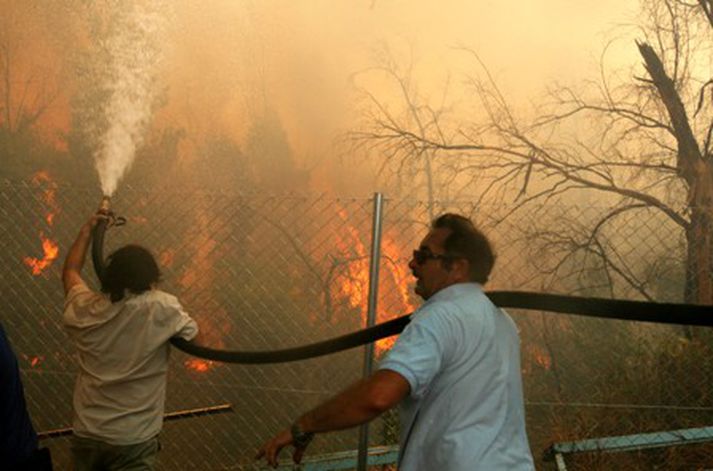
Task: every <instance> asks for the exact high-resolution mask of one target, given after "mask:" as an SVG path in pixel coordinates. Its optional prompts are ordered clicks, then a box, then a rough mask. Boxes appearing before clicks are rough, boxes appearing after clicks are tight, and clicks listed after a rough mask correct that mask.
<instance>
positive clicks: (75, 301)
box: [64, 284, 197, 445]
mask: <svg viewBox="0 0 713 471" xmlns="http://www.w3.org/2000/svg"><path fill="white" fill-rule="evenodd" d="M64 323H65V326H66V328H67V331H68V332H69V333H70V336H71V337H72V339H73V341H74V343H75V345H76V347H77V351H78V361H79V375H78V377H77V383H76V385H75V392H74V410H75V419H74V428H75V433H76V434H77V435H78V436H82V437H86V438H93V439H97V440H102V441H105V442H107V443H111V444H116V445H129V444H134V443H139V442H142V441H145V440H148V439H150V438H153V437H154V436H155V435H156V434H157V433H158V432H159V430H160V429H161V424H162V414H163V406H164V399H165V391H166V378H165V377H166V370H167V367H168V355H169V348H170V347H169V344H168V343H167V342H168V340H169V339H170V338H171V337H172V336H174V335H180V336H181V337H184V338H186V339H187V340H190V339H192V338H193V337H194V336H195V335H196V333H197V326H196V323H195V321H193V320H192V319H191V318H190V317H189V316H188V315H187V314H186V313H185V312H184V311H183V309H182V308H181V305H180V304H179V303H178V300H176V298H175V297H173V296H171V295H169V294H167V293H164V292H162V291H158V290H150V291H147V292H145V293H142V294H140V295H129V296H127V297H126V298H125V299H123V300H121V301H119V302H117V303H113V304H112V303H111V302H110V301H109V300H108V299H107V298H106V296H104V295H102V294H99V293H96V292H92V291H91V290H89V288H87V287H86V285H83V284H81V285H77V286H75V287H74V288H72V290H71V291H70V292H69V293H68V295H67V300H66V303H65V311H64Z"/></svg>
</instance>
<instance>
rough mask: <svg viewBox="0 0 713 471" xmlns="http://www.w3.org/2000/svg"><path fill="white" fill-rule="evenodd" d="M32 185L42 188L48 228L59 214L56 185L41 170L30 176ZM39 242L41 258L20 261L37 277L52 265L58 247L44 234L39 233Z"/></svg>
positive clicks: (46, 173) (27, 258)
mask: <svg viewBox="0 0 713 471" xmlns="http://www.w3.org/2000/svg"><path fill="white" fill-rule="evenodd" d="M31 182H32V184H33V185H34V186H36V187H44V189H43V190H42V201H43V202H44V203H45V205H46V206H47V207H48V210H47V213H46V214H45V218H44V219H45V222H46V223H47V225H48V226H52V225H53V224H54V219H55V215H56V214H57V213H59V206H58V205H57V200H56V198H55V196H56V192H57V183H55V182H54V180H52V177H50V174H49V172H47V171H46V170H41V171H39V172H37V173H35V174H34V175H33V176H32V180H31ZM40 240H42V251H43V253H44V255H43V257H42V258H41V259H40V258H35V257H25V258H24V259H23V260H22V261H23V262H24V263H25V265H27V266H28V267H30V268H32V274H33V275H34V276H39V275H40V274H42V272H43V271H44V270H45V269H46V268H48V267H49V266H50V265H52V262H53V261H54V260H56V259H57V257H58V256H59V246H58V245H57V243H56V242H55V241H53V240H52V239H50V238H48V237H46V236H45V234H44V232H42V231H40Z"/></svg>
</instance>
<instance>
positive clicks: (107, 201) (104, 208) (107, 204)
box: [97, 196, 111, 214]
mask: <svg viewBox="0 0 713 471" xmlns="http://www.w3.org/2000/svg"><path fill="white" fill-rule="evenodd" d="M97 212H98V213H101V214H109V213H111V198H109V197H108V196H103V197H102V201H101V203H100V204H99V210H98V211H97Z"/></svg>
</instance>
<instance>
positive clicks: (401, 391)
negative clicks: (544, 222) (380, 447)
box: [257, 214, 535, 471]
mask: <svg viewBox="0 0 713 471" xmlns="http://www.w3.org/2000/svg"><path fill="white" fill-rule="evenodd" d="M494 262H495V256H494V254H493V251H492V249H491V247H490V244H489V242H488V240H487V238H486V237H485V236H484V235H483V234H482V233H481V232H480V231H479V230H478V229H476V228H475V226H474V225H473V224H472V222H471V221H470V220H469V219H467V218H465V217H463V216H460V215H456V214H444V215H442V216H440V217H439V218H437V219H436V220H434V221H433V223H432V225H431V230H430V231H429V233H428V235H426V237H425V238H424V239H423V241H422V242H421V245H420V247H419V248H418V249H417V250H414V252H413V258H412V259H411V262H410V263H409V268H411V271H412V273H413V275H414V277H415V278H416V280H417V281H416V289H415V291H416V294H418V295H419V296H421V297H422V298H423V299H424V300H425V301H426V302H425V303H424V304H423V306H421V308H420V309H419V310H417V311H416V312H415V313H414V314H413V315H412V316H411V322H410V323H409V324H408V326H406V328H405V329H404V331H403V333H402V334H401V335H400V337H399V338H398V340H397V341H396V343H395V344H394V346H393V348H392V349H391V350H390V351H389V352H388V353H387V354H386V356H385V357H384V359H383V360H382V362H381V364H380V365H379V369H378V370H377V371H376V373H374V374H373V375H371V376H370V377H369V378H366V379H364V380H361V381H359V382H357V383H355V384H354V385H352V386H350V387H349V388H347V389H346V390H345V391H343V392H342V393H340V394H337V395H336V396H334V397H332V398H331V399H329V400H327V401H326V402H324V403H322V404H320V405H318V406H317V407H315V408H314V409H312V410H311V411H309V412H307V413H306V414H303V415H301V416H300V417H298V418H297V420H296V421H295V422H294V423H293V424H292V426H291V427H290V428H287V429H286V430H283V431H282V432H280V433H279V434H278V435H276V436H275V437H274V438H272V439H271V440H269V441H267V442H266V443H265V444H264V445H263V446H262V447H261V449H260V450H259V451H258V454H257V458H258V459H259V458H262V457H265V458H266V459H267V462H268V463H269V464H271V465H273V466H275V467H276V466H277V456H278V454H279V452H280V450H281V449H282V448H284V447H285V446H287V445H292V446H294V448H295V450H294V453H293V460H294V461H295V462H297V463H299V462H300V460H301V459H302V456H303V454H304V451H305V449H306V447H307V445H308V444H309V443H310V440H311V439H312V437H313V435H314V434H315V433H319V432H327V431H332V430H340V429H345V428H349V427H354V426H356V425H360V424H363V423H365V422H369V421H370V420H372V419H374V418H376V417H377V416H379V415H380V414H381V413H383V412H385V411H387V410H389V409H391V408H392V407H394V406H396V405H397V404H400V405H401V415H400V419H401V431H400V432H401V438H400V451H399V465H398V467H399V470H401V471H434V470H443V471H472V470H481V469H482V470H487V471H498V470H507V471H531V470H534V469H535V468H534V465H533V461H532V455H531V453H530V448H529V445H528V442H527V434H526V432H525V417H524V415H525V413H524V404H523V396H522V380H521V377H520V347H519V338H518V333H517V328H516V326H515V324H514V323H513V321H512V319H510V317H509V316H508V315H507V314H506V313H505V312H504V311H502V310H500V309H499V308H497V307H496V306H495V305H493V303H492V302H490V300H489V299H488V298H487V297H486V295H485V293H484V292H483V288H482V285H483V284H484V283H485V282H486V281H487V279H488V276H489V275H490V271H491V269H492V267H493V264H494Z"/></svg>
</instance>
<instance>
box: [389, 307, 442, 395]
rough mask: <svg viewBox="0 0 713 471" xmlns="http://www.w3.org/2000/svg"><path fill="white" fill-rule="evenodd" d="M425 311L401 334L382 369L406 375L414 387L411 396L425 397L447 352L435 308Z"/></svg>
mask: <svg viewBox="0 0 713 471" xmlns="http://www.w3.org/2000/svg"><path fill="white" fill-rule="evenodd" d="M429 311H430V312H422V313H421V315H420V316H419V318H418V319H416V320H412V321H411V323H410V324H409V325H407V326H406V328H405V329H404V331H403V332H402V333H401V335H400V336H399V338H398V340H396V343H395V344H394V346H393V347H392V348H391V350H390V351H389V352H388V353H387V354H386V356H385V357H384V360H382V362H381V363H380V364H379V369H380V370H392V371H395V372H396V373H399V374H400V375H401V376H403V377H404V378H405V379H406V381H408V383H409V385H410V386H411V397H413V398H416V399H418V398H421V397H423V395H424V394H425V392H426V391H427V390H428V386H429V384H430V383H431V381H432V380H433V378H434V377H435V376H436V375H437V374H438V372H439V371H440V370H441V367H442V365H443V363H444V361H445V356H446V354H447V348H446V345H445V344H446V343H447V341H446V339H445V338H444V335H443V332H440V329H439V322H438V320H437V319H435V318H436V317H438V316H439V312H438V311H437V310H435V309H431V310H429Z"/></svg>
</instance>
